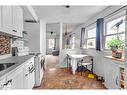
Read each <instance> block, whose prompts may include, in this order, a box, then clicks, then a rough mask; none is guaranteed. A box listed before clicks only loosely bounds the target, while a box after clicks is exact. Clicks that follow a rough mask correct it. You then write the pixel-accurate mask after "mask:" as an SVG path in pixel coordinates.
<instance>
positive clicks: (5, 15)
mask: <svg viewBox="0 0 127 95" xmlns="http://www.w3.org/2000/svg"><path fill="white" fill-rule="evenodd" d="M12 26H13V25H12V6H2V27H3V28H4V30H5V31H4V32H7V33H9V34H12V28H13V27H12Z"/></svg>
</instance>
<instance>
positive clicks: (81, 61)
mask: <svg viewBox="0 0 127 95" xmlns="http://www.w3.org/2000/svg"><path fill="white" fill-rule="evenodd" d="M82 71H83V66H82V61H81V76H82Z"/></svg>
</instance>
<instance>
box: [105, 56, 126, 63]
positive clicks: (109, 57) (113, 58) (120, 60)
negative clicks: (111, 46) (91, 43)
mask: <svg viewBox="0 0 127 95" xmlns="http://www.w3.org/2000/svg"><path fill="white" fill-rule="evenodd" d="M105 58H108V59H111V60H114V61H118V62H123V63H124V61H125V59H124V57H122V58H121V59H118V58H115V57H112V56H105Z"/></svg>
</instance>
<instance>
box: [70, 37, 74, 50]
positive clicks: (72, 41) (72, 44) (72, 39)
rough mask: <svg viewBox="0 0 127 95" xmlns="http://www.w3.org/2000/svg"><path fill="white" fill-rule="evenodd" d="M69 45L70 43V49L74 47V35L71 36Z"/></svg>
mask: <svg viewBox="0 0 127 95" xmlns="http://www.w3.org/2000/svg"><path fill="white" fill-rule="evenodd" d="M70 45H71V49H74V48H75V36H73V37H72V38H71V41H70Z"/></svg>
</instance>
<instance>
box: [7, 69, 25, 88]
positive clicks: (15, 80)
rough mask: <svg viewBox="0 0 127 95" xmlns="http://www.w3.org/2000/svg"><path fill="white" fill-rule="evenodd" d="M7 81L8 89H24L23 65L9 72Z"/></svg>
mask: <svg viewBox="0 0 127 95" xmlns="http://www.w3.org/2000/svg"><path fill="white" fill-rule="evenodd" d="M7 82H8V85H7V89H23V67H20V68H19V69H17V70H16V71H14V72H11V73H10V74H8V76H7Z"/></svg>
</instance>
